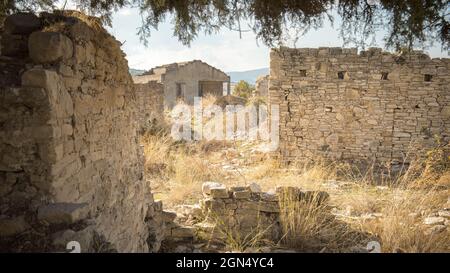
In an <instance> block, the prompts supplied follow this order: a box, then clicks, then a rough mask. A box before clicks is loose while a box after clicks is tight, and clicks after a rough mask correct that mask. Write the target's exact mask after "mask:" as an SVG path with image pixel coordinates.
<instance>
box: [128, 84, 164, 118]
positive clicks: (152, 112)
mask: <svg viewBox="0 0 450 273" xmlns="http://www.w3.org/2000/svg"><path fill="white" fill-rule="evenodd" d="M134 86H135V90H136V97H137V103H138V108H139V113H138V115H139V123H140V124H141V125H145V124H147V123H149V122H150V123H154V121H155V120H161V119H163V115H164V86H163V85H162V84H161V83H158V82H156V81H148V82H139V83H136V81H135V85H134Z"/></svg>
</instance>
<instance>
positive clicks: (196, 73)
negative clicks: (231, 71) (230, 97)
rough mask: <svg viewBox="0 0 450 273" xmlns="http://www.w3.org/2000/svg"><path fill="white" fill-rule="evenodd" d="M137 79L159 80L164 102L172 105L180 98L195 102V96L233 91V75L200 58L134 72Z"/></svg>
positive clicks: (190, 102) (137, 80)
mask: <svg viewBox="0 0 450 273" xmlns="http://www.w3.org/2000/svg"><path fill="white" fill-rule="evenodd" d="M133 80H134V82H135V83H147V82H150V81H156V82H157V83H161V84H163V86H164V87H163V89H164V104H165V108H169V109H170V108H172V107H173V106H174V105H175V104H176V102H177V100H180V99H181V100H184V101H185V102H186V103H188V104H193V102H194V97H203V96H206V95H208V94H212V95H215V96H222V95H224V93H226V94H229V92H230V91H229V90H230V87H229V86H230V77H229V76H228V75H227V74H225V73H224V72H222V71H221V70H219V69H217V68H215V67H212V66H210V65H208V64H207V63H204V62H202V61H199V60H194V61H190V62H183V63H173V64H167V65H163V66H158V67H155V68H152V69H151V70H150V71H148V72H146V73H144V74H142V75H139V76H134V77H133ZM224 85H225V87H224Z"/></svg>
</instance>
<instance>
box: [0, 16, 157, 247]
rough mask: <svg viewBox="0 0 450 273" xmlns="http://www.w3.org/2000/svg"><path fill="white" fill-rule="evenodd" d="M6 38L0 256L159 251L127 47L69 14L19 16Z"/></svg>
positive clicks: (1, 88)
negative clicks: (77, 249) (73, 248)
mask: <svg viewBox="0 0 450 273" xmlns="http://www.w3.org/2000/svg"><path fill="white" fill-rule="evenodd" d="M1 38H2V39H1V44H2V47H1V48H2V50H1V57H0V67H1V71H2V73H3V74H2V76H1V77H0V250H1V251H7V252H13V251H39V252H42V251H63V250H65V249H66V244H67V242H68V241H72V240H76V241H78V242H80V244H81V252H89V251H108V250H114V251H120V252H136V251H138V252H146V251H149V250H150V251H157V250H158V248H159V244H160V241H161V238H162V236H163V235H162V232H163V229H162V227H161V226H160V223H161V222H160V221H159V220H158V219H159V218H158V215H159V214H158V213H159V212H160V211H161V204H160V203H159V202H156V201H154V200H153V195H152V193H151V191H150V189H151V188H150V185H149V184H148V182H147V181H145V180H144V179H143V162H144V159H143V151H142V147H141V146H140V145H139V135H138V125H139V124H138V122H139V119H138V113H137V112H138V111H139V110H138V109H139V108H138V105H137V101H136V92H135V89H134V84H133V81H132V78H131V76H130V74H129V72H128V64H127V61H126V59H125V57H124V56H125V55H124V53H123V52H122V51H121V49H120V46H121V43H120V42H118V41H117V40H115V39H114V38H113V37H112V36H111V35H109V34H108V33H107V32H106V31H105V30H104V29H103V28H102V27H101V24H100V23H99V22H98V21H97V19H96V18H93V17H87V16H85V15H83V14H81V13H77V12H70V11H65V12H55V13H53V14H49V13H42V14H41V15H40V16H39V17H37V16H35V15H33V14H16V15H11V16H9V17H8V18H7V19H6V21H5V24H4V32H2V33H1ZM99 247H101V249H98V248H99Z"/></svg>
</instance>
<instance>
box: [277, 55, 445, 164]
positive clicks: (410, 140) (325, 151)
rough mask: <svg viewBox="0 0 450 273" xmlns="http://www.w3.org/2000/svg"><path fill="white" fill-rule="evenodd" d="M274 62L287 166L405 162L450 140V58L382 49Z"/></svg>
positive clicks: (283, 57) (279, 58) (288, 57)
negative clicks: (323, 161)
mask: <svg viewBox="0 0 450 273" xmlns="http://www.w3.org/2000/svg"><path fill="white" fill-rule="evenodd" d="M270 58H271V60H270V82H269V102H270V103H271V104H278V105H279V106H280V149H279V150H280V153H281V156H282V158H283V159H284V161H286V162H292V161H295V160H311V159H315V158H317V157H318V156H321V157H326V158H330V159H342V160H350V161H365V162H367V161H370V162H371V161H378V162H388V161H389V162H402V161H403V160H404V159H405V158H406V157H407V154H408V152H411V151H415V150H416V148H427V147H431V146H433V145H434V144H436V142H435V139H434V136H438V137H440V138H442V140H443V141H444V142H448V140H449V139H450V59H430V58H429V57H428V56H427V55H425V54H423V53H422V52H419V51H413V52H411V53H407V54H401V55H395V54H391V53H387V52H382V51H381V49H378V48H371V49H369V50H368V51H362V52H360V53H359V54H358V53H357V50H356V49H347V48H344V49H342V48H318V49H317V48H302V49H289V48H280V49H273V50H272V51H271V54H270Z"/></svg>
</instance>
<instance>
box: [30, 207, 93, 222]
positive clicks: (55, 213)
mask: <svg viewBox="0 0 450 273" xmlns="http://www.w3.org/2000/svg"><path fill="white" fill-rule="evenodd" d="M88 214H89V206H88V204H86V203H82V204H75V203H53V204H48V205H46V206H42V207H40V208H39V210H38V220H40V221H45V222H47V223H49V224H73V223H76V222H78V221H80V220H83V219H86V218H87V217H88Z"/></svg>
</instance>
